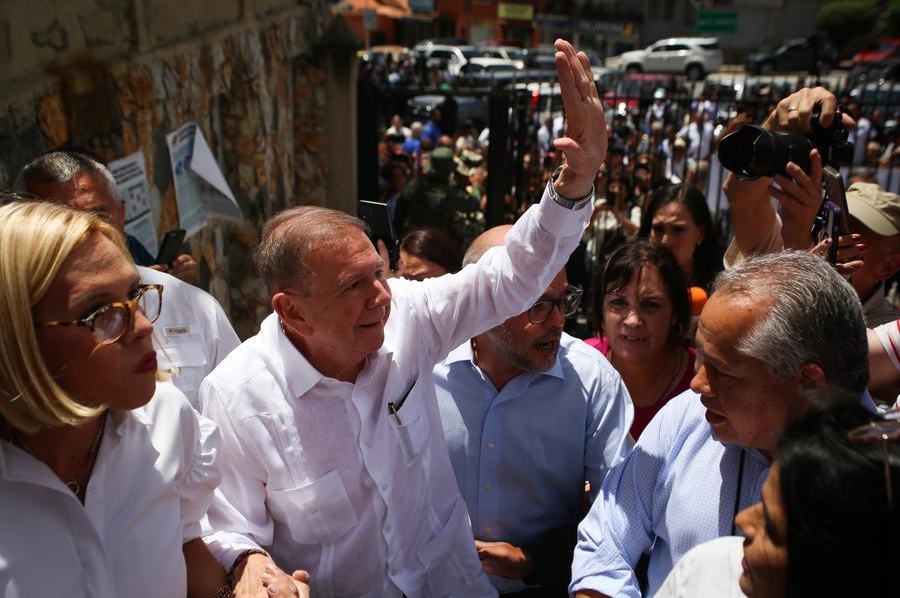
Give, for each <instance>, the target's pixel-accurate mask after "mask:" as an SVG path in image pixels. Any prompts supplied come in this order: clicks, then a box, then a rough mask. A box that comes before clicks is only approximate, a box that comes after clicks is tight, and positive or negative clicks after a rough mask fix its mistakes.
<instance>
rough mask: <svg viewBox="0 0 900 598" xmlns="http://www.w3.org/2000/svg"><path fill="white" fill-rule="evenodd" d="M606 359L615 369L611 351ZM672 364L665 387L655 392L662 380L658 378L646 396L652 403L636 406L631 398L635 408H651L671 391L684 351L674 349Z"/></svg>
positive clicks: (682, 361) (682, 360) (681, 365)
mask: <svg viewBox="0 0 900 598" xmlns="http://www.w3.org/2000/svg"><path fill="white" fill-rule="evenodd" d="M606 357H607V359H608V360H609V364H610V365H612V366H613V367H615V365H614V364H613V359H614V357H615V356H614V354H613V351H612V350H610V351H609V352H607V354H606ZM670 363H672V362H671V360H670ZM674 364H675V368H674V369H673V370H672V375H671V377H670V378H669V382H668V383H667V384H666V385H665V386H663V387H662V389H661V390H659V391H657V388H659V384H660V382H661V381H662V380H663V379H664V378H662V377H659V378H657V379H656V380H657V382H656V384H655V385H654V386H653V388H652V389H651V392H650V393H649V395H648V396H649V397H651V398H653V401H652V402H651V403H647V404H645V405H638V403H637V402H634V397H633V396H632V399H631V400H632V401H633V402H634V406H635V407H652V406H653V405H656V404H657V403H659V402H660V401H661V400H663V398H665V396H666V394H667V393H668V392H669V391H670V390H671V389H672V386H673V385H674V384H675V382H676V380H677V379H678V374H679V373H681V368H682V367H683V366H684V350H683V349H682V348H681V347H677V349H676V353H675V361H674ZM626 386H627V385H626Z"/></svg>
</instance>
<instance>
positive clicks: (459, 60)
mask: <svg viewBox="0 0 900 598" xmlns="http://www.w3.org/2000/svg"><path fill="white" fill-rule="evenodd" d="M413 52H415V53H416V54H418V55H419V56H424V57H425V59H426V64H427V65H428V67H429V68H446V69H447V70H448V71H449V72H450V75H452V76H453V77H457V76H459V71H460V69H461V68H462V67H463V65H464V64H466V63H467V62H468V61H469V59H470V58H475V57H478V56H481V54H480V53H479V52H478V48H476V47H475V46H451V45H447V44H435V43H431V42H428V43H424V44H423V43H419V44H416V45H415V46H413Z"/></svg>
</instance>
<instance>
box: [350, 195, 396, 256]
mask: <svg viewBox="0 0 900 598" xmlns="http://www.w3.org/2000/svg"><path fill="white" fill-rule="evenodd" d="M356 213H357V216H359V217H360V218H361V219H362V220H363V221H365V222H366V224H368V225H369V231H370V232H369V238H370V239H371V240H372V244H373V245H375V248H376V249H377V248H378V245H377V244H376V243H375V242H376V241H377V240H378V239H381V240H382V241H384V244H385V245H387V248H388V256H389V259H390V264H389V266H390V268H391V270H396V269H397V261H398V260H399V258H400V241H399V240H398V239H397V234H396V232H395V231H394V222H393V220H392V219H391V210H390V208H389V207H388V205H387V204H386V203H381V202H377V201H367V200H365V199H361V200H359V204H358V206H357V208H356Z"/></svg>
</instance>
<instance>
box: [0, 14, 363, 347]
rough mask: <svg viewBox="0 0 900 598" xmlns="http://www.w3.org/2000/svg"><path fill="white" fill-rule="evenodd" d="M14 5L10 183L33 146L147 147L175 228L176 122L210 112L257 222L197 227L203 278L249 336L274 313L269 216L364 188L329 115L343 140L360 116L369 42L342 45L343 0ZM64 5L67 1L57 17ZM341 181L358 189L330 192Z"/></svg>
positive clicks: (7, 23)
mask: <svg viewBox="0 0 900 598" xmlns="http://www.w3.org/2000/svg"><path fill="white" fill-rule="evenodd" d="M4 4H5V6H4V8H2V9H0V84H2V85H0V90H2V91H0V110H2V112H0V189H2V188H8V187H9V186H10V185H11V183H12V179H13V178H14V177H15V174H16V173H17V172H18V170H19V169H20V168H21V167H22V166H23V165H24V164H25V163H26V162H27V161H28V160H30V159H31V158H32V157H34V156H35V155H37V154H39V153H41V152H43V151H47V150H49V149H53V148H56V147H59V146H75V147H82V148H85V149H87V150H90V151H92V152H94V153H95V154H97V155H98V156H100V157H101V158H103V159H104V160H107V161H109V160H114V159H117V158H120V157H123V156H126V155H128V154H131V153H133V152H135V151H137V150H142V151H143V154H144V158H145V162H146V168H147V174H148V178H149V180H150V185H151V196H152V206H153V213H154V219H155V222H156V225H157V231H158V232H160V231H165V230H167V229H169V228H174V227H176V226H177V224H178V213H177V206H176V202H175V191H174V187H173V185H172V175H171V169H170V163H169V155H168V149H167V147H166V142H165V135H166V134H167V133H169V132H171V131H173V130H175V129H177V128H178V127H179V126H181V125H182V124H184V123H185V122H189V121H193V122H196V123H197V125H198V126H199V128H200V129H201V130H202V131H203V134H204V136H205V137H206V139H207V141H208V142H209V145H210V147H211V149H212V151H213V153H214V154H215V155H216V158H217V161H218V163H219V166H220V167H221V169H222V171H223V172H224V173H225V176H226V178H227V180H228V183H229V185H230V186H231V188H232V190H233V192H234V194H235V196H236V197H237V199H238V202H239V204H240V206H241V209H242V212H243V215H244V222H243V223H240V224H225V223H213V224H212V225H210V226H207V227H206V228H205V229H203V230H202V231H201V232H200V233H199V234H197V235H196V236H195V237H194V238H192V239H191V241H190V246H191V250H192V253H193V255H194V258H195V259H196V260H197V261H198V262H200V264H201V270H202V273H201V280H200V286H202V287H204V288H207V289H208V290H209V291H210V292H211V293H213V294H214V295H215V296H216V297H217V298H218V299H219V300H220V302H221V303H222V305H223V306H224V307H225V309H226V311H227V312H228V313H229V314H230V315H231V317H232V321H233V322H234V324H235V328H236V329H237V330H238V333H239V334H240V335H241V337H243V338H245V337H247V336H249V335H251V334H253V333H254V332H255V330H256V327H257V325H258V323H259V321H260V320H261V319H262V318H263V317H264V316H265V315H266V314H267V313H269V311H270V306H269V303H268V300H267V298H266V296H265V292H264V289H263V286H262V284H261V282H260V281H259V279H258V278H257V277H256V276H255V273H254V271H253V267H252V264H251V258H250V256H251V249H252V247H253V246H254V245H255V243H256V239H257V235H258V231H259V229H260V227H261V224H262V223H263V222H264V221H265V220H266V219H267V218H268V217H270V216H271V215H272V214H274V213H275V212H277V211H278V210H280V209H283V208H285V207H289V206H292V205H298V204H320V205H326V204H328V205H332V204H337V205H334V207H347V205H346V204H347V201H346V195H347V194H348V193H349V194H350V195H351V197H352V195H353V194H354V193H355V188H354V187H353V185H354V183H355V178H354V177H353V176H348V173H353V172H355V169H354V168H353V167H354V165H355V161H354V160H353V159H351V160H347V157H346V151H345V153H344V154H343V155H341V156H339V157H340V161H339V162H337V166H336V167H335V166H333V165H332V164H331V162H332V159H331V158H330V157H329V156H330V155H333V148H332V146H333V141H332V140H329V136H330V135H331V134H332V131H331V130H330V129H328V126H329V125H330V124H332V123H338V124H337V125H336V126H338V127H343V130H339V131H337V132H336V133H337V134H339V135H340V136H341V139H342V140H343V145H344V147H346V142H347V139H348V136H349V138H350V139H352V138H353V135H354V133H353V130H354V126H355V115H351V114H347V113H345V114H335V113H334V112H335V108H337V109H338V110H342V111H345V112H346V111H347V110H348V109H347V105H348V104H347V101H346V98H347V97H350V98H351V99H352V97H355V96H354V94H355V73H354V72H353V71H352V68H351V69H347V68H344V67H345V65H347V64H352V54H353V49H354V48H353V44H352V42H347V41H346V40H344V42H342V43H339V44H337V45H329V43H328V35H329V33H328V31H327V30H326V27H328V26H329V24H332V25H333V23H334V21H333V20H330V14H329V13H328V11H327V4H329V3H328V2H325V1H324V0H307V1H296V0H295V1H286V0H280V1H279V0H255V1H254V0H249V1H247V0H244V1H243V2H242V1H238V0H235V1H234V2H216V3H209V2H204V1H202V0H149V1H148V0H143V1H141V0H94V1H93V2H87V1H83V0H74V1H71V2H66V3H62V2H58V1H50V0H36V1H33V2H28V3H26V2H23V1H20V0H6V2H5V3H4ZM211 4H214V5H215V10H211V9H210V8H209V6H210V5H211ZM62 5H65V6H66V9H65V11H66V12H65V13H59V14H56V15H55V16H51V17H47V16H46V15H48V14H51V15H52V14H53V9H54V7H55V9H56V10H57V11H59V10H60V9H59V7H60V6H62ZM36 8H44V9H45V10H44V11H43V12H40V13H39V12H37V11H36ZM38 14H42V15H44V16H42V17H38V16H36V15H38ZM176 17H177V18H176ZM12 23H16V26H15V31H13V29H12ZM338 30H340V28H339V27H338ZM4 32H5V34H4ZM4 35H5V39H4ZM4 41H6V44H5V45H4V44H3V42H4ZM345 42H346V43H345ZM4 52H5V53H6V55H4ZM7 58H8V59H9V62H7V61H6V60H5V59H7ZM335 65H338V66H339V67H340V68H335ZM348 70H349V72H346V71H348ZM335 73H336V76H337V77H338V79H337V80H335ZM330 96H338V97H339V101H335V102H330V101H329V97H330ZM332 104H333V105H332ZM326 130H329V135H326ZM351 147H353V146H351ZM335 168H338V169H339V170H340V171H341V172H339V173H338V172H332V171H333V170H335ZM348 179H349V181H348ZM335 180H339V181H340V183H339V185H338V186H339V187H340V188H341V189H342V190H341V195H340V197H342V198H344V201H336V202H329V196H330V194H329V183H330V182H332V181H335ZM354 203H355V202H354ZM352 205H353V204H350V207H352Z"/></svg>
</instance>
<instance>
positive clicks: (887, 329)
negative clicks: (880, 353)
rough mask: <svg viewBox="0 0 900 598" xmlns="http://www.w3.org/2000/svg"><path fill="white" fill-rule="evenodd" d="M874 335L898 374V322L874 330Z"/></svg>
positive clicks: (899, 369) (899, 326)
mask: <svg viewBox="0 0 900 598" xmlns="http://www.w3.org/2000/svg"><path fill="white" fill-rule="evenodd" d="M875 334H877V335H878V340H880V341H881V346H882V347H884V352H885V354H887V357H888V359H890V361H891V364H893V366H894V368H896V370H897V371H898V372H900V320H894V321H893V322H888V323H886V324H882V325H881V326H878V327H876V328H875Z"/></svg>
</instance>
